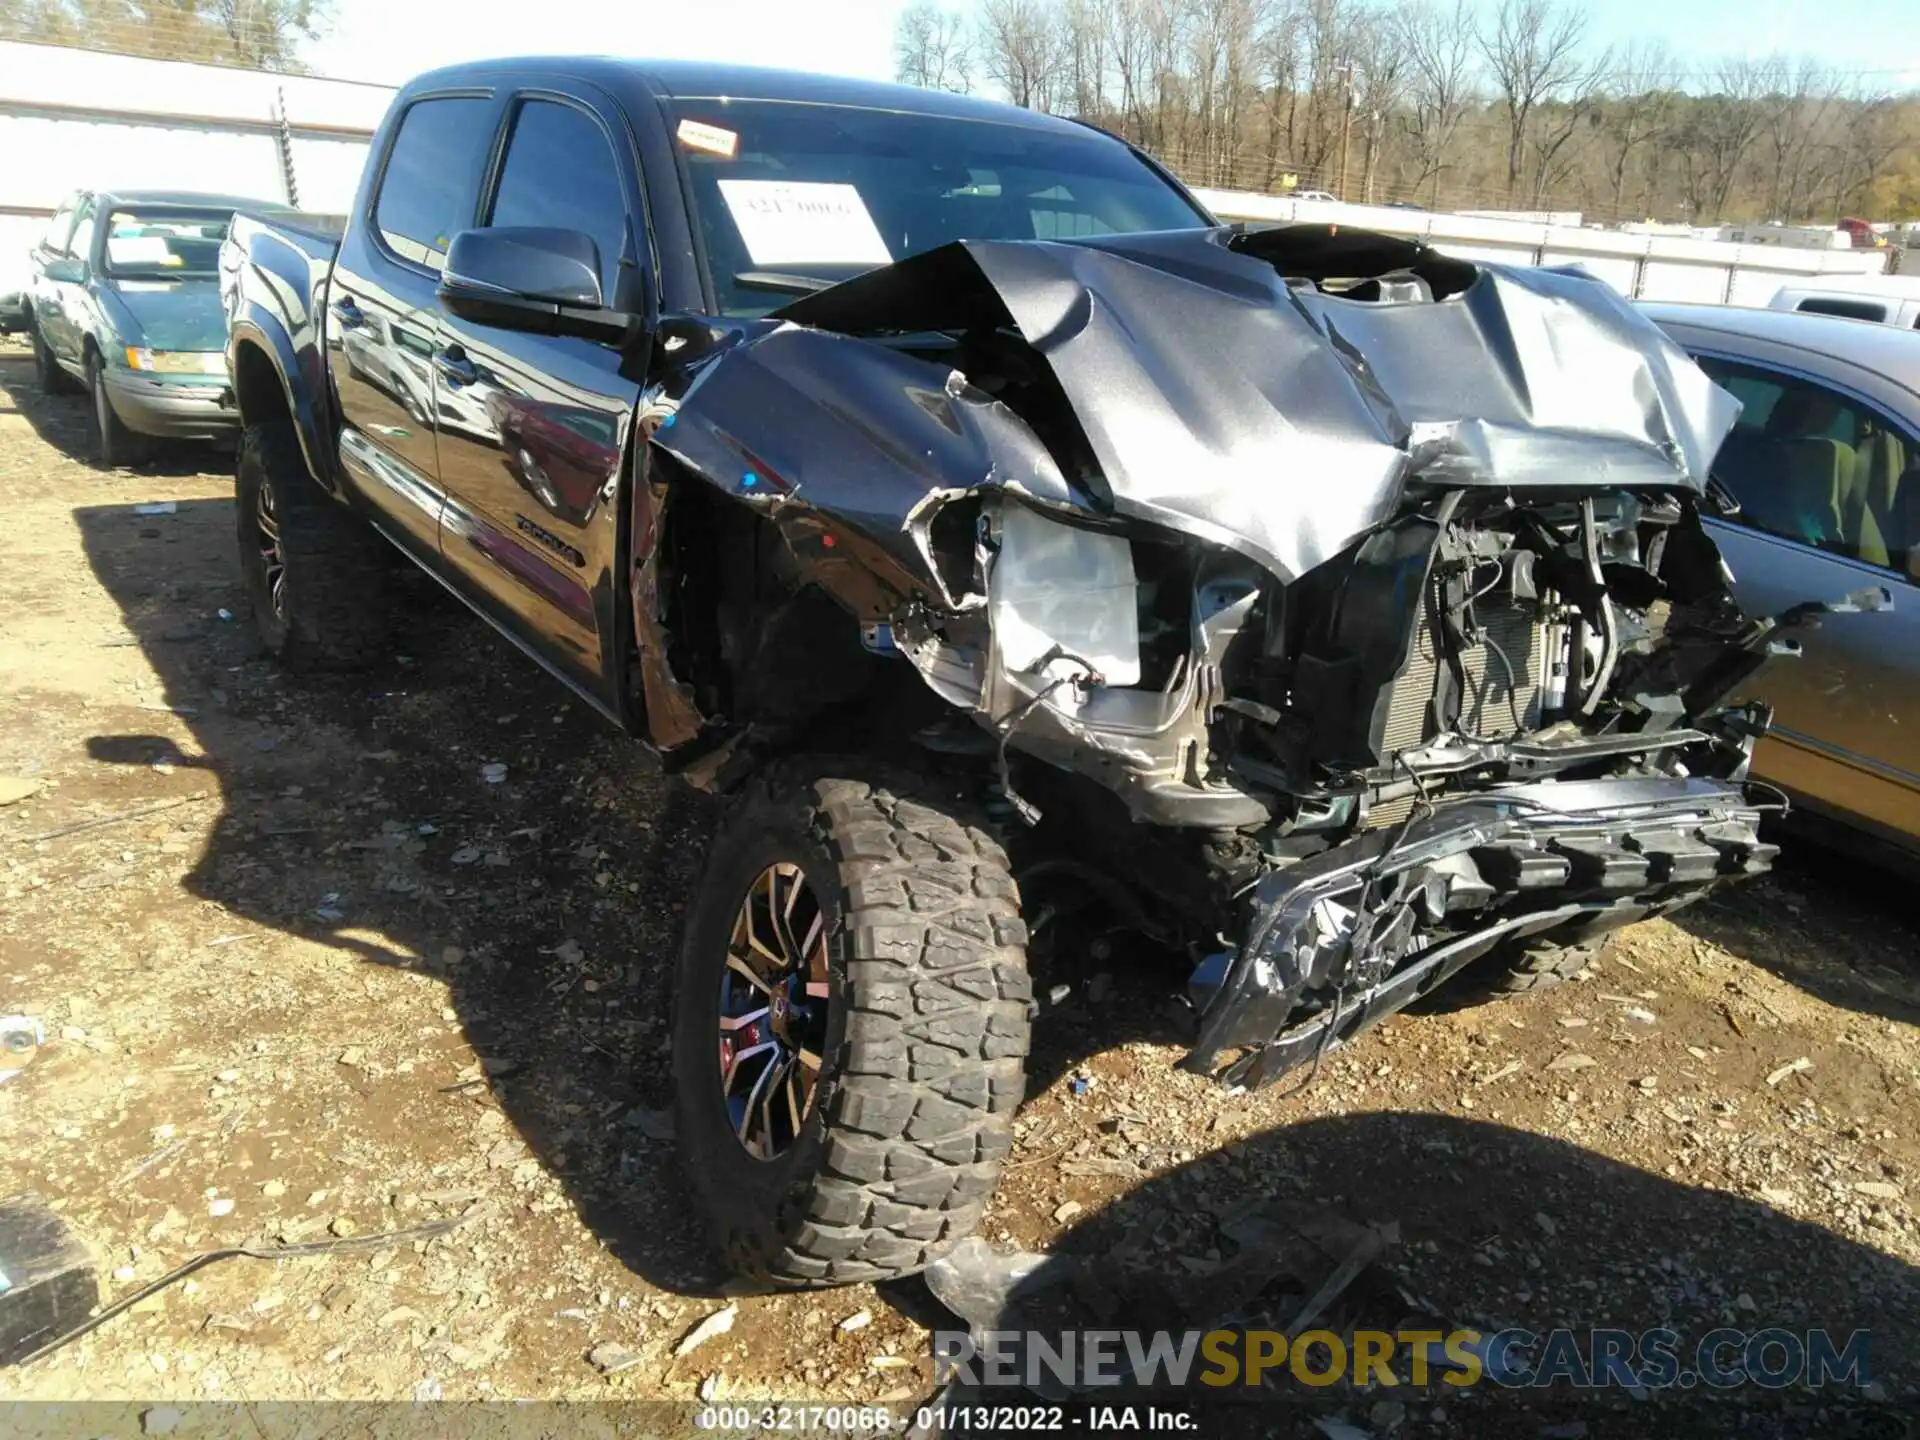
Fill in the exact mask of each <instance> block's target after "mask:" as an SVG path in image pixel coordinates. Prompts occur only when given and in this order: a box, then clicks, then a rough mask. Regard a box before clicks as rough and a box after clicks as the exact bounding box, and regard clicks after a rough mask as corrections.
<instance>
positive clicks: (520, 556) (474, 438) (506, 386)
mask: <svg viewBox="0 0 1920 1440" xmlns="http://www.w3.org/2000/svg"><path fill="white" fill-rule="evenodd" d="M582 88H583V87H577V86H569V87H567V90H568V93H562V92H561V91H559V90H557V89H553V88H547V87H544V86H540V85H535V84H527V85H523V86H520V87H518V88H517V89H516V91H515V93H514V94H513V95H512V96H511V97H510V99H509V102H508V111H507V117H506V126H507V129H506V144H505V147H504V150H503V151H502V152H501V158H500V160H499V161H498V164H497V167H496V170H495V174H494V177H493V180H492V183H491V184H490V185H489V186H488V187H487V193H486V194H485V195H484V196H483V200H482V206H481V211H480V215H481V219H480V223H481V225H482V226H548V227H554V228H559V229H568V230H577V231H581V232H583V233H585V234H587V235H589V236H591V237H592V238H593V240H594V242H595V244H596V246H597V248H598V250H599V257H600V280H601V288H602V293H603V294H604V295H605V297H606V301H607V304H608V305H609V306H610V307H612V308H615V309H620V310H625V311H627V312H629V313H638V312H640V311H641V310H642V309H643V306H644V298H643V296H644V286H645V283H646V281H645V276H644V275H643V274H642V270H641V264H642V256H643V255H644V253H645V251H644V246H643V245H642V243H641V237H643V236H644V235H645V233H646V231H645V226H644V222H643V221H641V220H640V219H639V218H638V217H640V216H642V215H643V214H644V212H643V211H642V209H641V204H640V185H639V168H638V163H637V160H636V157H635V150H634V146H633V144H632V141H631V137H630V136H629V134H628V131H627V127H626V123H625V120H624V118H623V117H622V115H621V114H620V112H619V110H618V109H617V108H616V107H614V106H612V105H611V104H608V103H605V102H603V101H601V100H600V99H599V98H598V97H597V96H596V95H592V94H584V95H583V94H582V93H581V90H582ZM641 363H642V361H641V358H640V357H635V356H628V355H623V354H622V353H621V351H620V350H618V349H616V348H614V347H612V346H610V345H603V344H600V343H597V342H595V341H591V340H585V339H580V338H576V337H572V336H553V335H535V334H528V333H525V332H522V331H513V330H506V329H502V328H498V327H495V326H491V325H486V324H481V323H479V322H476V321H473V320H466V319H461V318H459V317H457V316H454V315H452V314H450V313H447V312H445V311H444V310H443V311H442V313H441V315H440V317H439V341H438V344H437V346H436V348H435V351H434V355H433V364H432V383H433V395H434V414H435V417H436V420H437V423H438V431H439V452H440V480H441V484H442V485H443V487H444V488H445V491H446V508H445V510H444V511H443V513H442V517H441V527H440V545H441V552H442V555H443V557H444V560H445V563H446V564H447V566H448V568H449V569H450V570H451V571H452V572H453V577H454V579H455V582H456V583H457V584H459V585H461V586H462V588H463V589H464V590H465V591H466V593H467V594H468V597H469V599H471V600H472V601H473V603H474V604H476V605H477V606H479V607H480V608H481V609H482V610H483V611H484V612H486V613H487V614H488V615H489V616H490V617H491V618H492V619H493V620H494V622H495V623H496V624H498V625H500V626H501V627H502V628H503V629H505V630H506V631H508V633H510V634H511V635H513V636H515V637H516V638H517V639H519V640H520V641H521V642H522V644H523V645H525V646H526V647H527V648H528V649H530V650H531V651H532V652H533V653H534V654H535V655H536V656H537V657H538V658H540V659H541V660H543V661H544V662H546V663H547V664H549V665H551V666H552V667H553V668H555V669H556V670H558V671H560V672H561V673H562V674H563V675H564V676H565V677H566V678H567V679H569V680H571V681H573V682H574V683H575V684H576V685H578V686H579V687H580V688H581V689H582V690H583V691H584V692H585V693H587V694H588V695H589V696H590V697H591V698H593V699H595V700H597V701H598V702H599V703H600V704H601V705H602V706H603V707H604V708H605V709H607V710H608V711H609V712H610V713H613V714H616V715H617V714H618V712H619V705H620V701H619V688H620V686H619V679H620V665H619V650H618V647H617V644H616V635H617V624H616V616H617V614H618V610H619V604H620V597H621V595H622V593H623V587H622V585H621V584H620V578H619V573H618V570H617V568H616V567H617V562H618V554H617V550H618V540H619V529H620V527H619V503H618V502H619V482H620V471H621V464H622V459H623V456H624V455H625V453H626V449H627V440H628V435H629V431H630V429H631V427H632V425H633V423H634V414H635V410H636V404H637V401H638V400H639V397H640V391H641V388H642V376H641V373H640V369H639V366H640V364H641Z"/></svg>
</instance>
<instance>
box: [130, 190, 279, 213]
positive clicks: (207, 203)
mask: <svg viewBox="0 0 1920 1440" xmlns="http://www.w3.org/2000/svg"><path fill="white" fill-rule="evenodd" d="M92 194H93V197H94V199H95V200H97V201H102V202H105V203H107V204H111V205H177V206H180V207H181V208H183V209H193V210H272V211H279V210H286V209H288V208H289V207H288V206H287V205H286V204H285V202H283V201H279V200H259V199H255V198H254V197H252V196H248V195H215V194H210V193H208V192H206V191H202V190H114V189H105V188H96V189H95V190H93V191H92Z"/></svg>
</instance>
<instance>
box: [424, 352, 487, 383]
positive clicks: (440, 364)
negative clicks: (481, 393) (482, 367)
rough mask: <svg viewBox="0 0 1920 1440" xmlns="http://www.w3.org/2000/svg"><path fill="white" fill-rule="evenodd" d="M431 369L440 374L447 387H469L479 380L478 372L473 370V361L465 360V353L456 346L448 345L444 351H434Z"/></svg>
mask: <svg viewBox="0 0 1920 1440" xmlns="http://www.w3.org/2000/svg"><path fill="white" fill-rule="evenodd" d="M433 368H434V369H436V370H438V371H439V372H440V375H441V378H443V379H444V380H445V381H446V382H447V383H448V384H449V385H471V384H473V382H474V381H476V380H478V379H479V378H480V372H479V371H478V370H476V369H474V368H473V361H471V360H469V359H468V358H467V352H466V351H464V350H462V349H461V348H460V347H459V346H458V345H449V346H447V348H446V349H444V350H436V351H435V352H434V355H433Z"/></svg>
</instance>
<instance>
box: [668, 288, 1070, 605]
mask: <svg viewBox="0 0 1920 1440" xmlns="http://www.w3.org/2000/svg"><path fill="white" fill-rule="evenodd" d="M653 444H654V445H655V446H657V447H658V448H660V449H661V450H664V451H665V452H666V453H668V454H669V455H671V456H673V457H674V458H675V459H676V460H678V461H679V462H680V463H681V464H683V465H685V466H687V467H688V468H689V469H691V470H692V471H693V472H694V473H696V474H698V475H701V476H703V477H704V478H706V479H707V480H709V481H710V482H711V483H713V484H714V485H716V486H718V487H720V488H721V489H722V490H724V491H726V492H727V493H729V494H732V495H733V496H735V498H737V499H738V500H740V501H741V502H742V503H744V504H746V505H748V506H750V507H752V508H754V509H757V510H759V511H761V512H762V513H764V514H766V515H768V516H769V517H770V518H772V519H773V520H774V521H775V522H776V523H778V524H780V525H781V526H782V527H783V528H787V527H789V526H793V525H797V526H800V527H802V528H803V529H804V528H805V527H807V526H809V525H812V526H814V527H815V528H816V529H817V527H818V525H819V524H821V523H829V522H830V523H831V524H832V525H833V526H834V527H835V528H836V530H839V531H851V532H853V533H855V534H857V535H859V536H863V537H865V538H866V539H867V540H869V541H870V542H872V547H873V548H872V550H871V552H870V553H869V555H868V557H867V558H868V559H869V560H870V561H871V562H872V566H873V571H872V573H873V575H874V577H875V578H877V579H879V580H880V581H881V582H883V584H884V586H885V588H886V590H887V591H889V592H890V598H891V600H892V601H894V602H898V601H906V600H913V601H920V602H924V603H932V604H937V605H941V606H943V607H944V608H948V609H955V608H960V607H961V604H962V597H961V596H960V595H958V594H956V593H955V587H954V586H953V584H952V583H951V581H950V580H949V579H948V578H947V577H943V575H942V574H941V572H940V569H939V567H938V565H937V564H936V563H935V561H934V558H933V556H932V555H931V553H930V549H929V546H928V542H927V539H926V534H925V529H924V526H925V522H926V521H927V520H928V519H929V518H930V516H931V513H932V511H931V510H930V509H929V505H928V502H929V497H930V496H935V495H938V494H940V493H946V494H950V495H958V494H964V493H966V492H967V491H970V490H973V489H981V488H987V489H1000V488H1004V489H1007V490H1010V491H1014V492H1017V493H1019V494H1021V495H1023V496H1027V497H1029V498H1031V499H1032V500H1033V501H1034V502H1036V503H1039V504H1044V505H1054V506H1062V507H1069V508H1071V507H1078V506H1084V505H1085V504H1086V497H1085V496H1084V495H1082V494H1078V493H1076V492H1075V491H1074V490H1073V489H1072V487H1070V486H1069V485H1068V483H1067V481H1066V479H1065V477H1064V476H1063V475H1062V474H1061V472H1060V467H1059V465H1058V464H1057V463H1056V462H1055V460H1054V458H1053V456H1052V455H1051V454H1050V453H1049V452H1048V450H1047V448H1046V447H1045V446H1044V445H1043V444H1041V443H1040V441H1039V439H1038V438H1037V437H1036V436H1035V435H1034V433H1033V431H1032V430H1031V429H1030V428H1029V427H1028V426H1027V425H1026V423H1025V422H1024V421H1022V420H1021V419H1020V418H1019V417H1018V416H1016V415H1015V414H1014V413H1013V412H1012V411H1011V410H1009V409H1008V408H1007V407H1006V406H1005V405H1004V404H1002V403H1000V402H999V401H997V400H994V399H992V398H991V397H989V396H987V395H985V394H984V393H982V392H981V391H979V390H977V389H975V388H973V387H972V386H971V385H969V384H967V383H966V381H965V379H964V377H961V376H959V375H957V374H956V373H955V372H954V371H953V369H952V367H951V366H947V365H941V364H937V363H934V362H931V361H928V360H924V359H920V358H917V357H916V356H913V355H909V354H906V353H904V352H902V351H900V350H896V349H892V348H889V347H887V346H884V345H878V344H873V343H871V342H868V341H865V340H860V339H855V338H850V337H848V336H844V335H836V334H833V333H831V332H828V331H820V330H808V329H804V328H802V327H800V326H797V325H791V324H786V325H782V324H774V325H771V326H764V327H759V328H758V330H757V333H755V332H749V333H746V334H744V335H743V336H742V338H741V339H740V340H739V341H738V342H737V343H735V344H734V345H732V346H730V347H728V348H726V349H723V350H721V351H719V352H718V353H717V354H714V355H712V356H710V357H708V358H706V359H705V360H704V361H703V362H701V363H700V365H699V366H698V368H696V369H695V370H694V372H693V374H692V379H691V383H690V384H689V385H688V386H687V388H686V390H685V392H684V393H683V394H682V395H681V397H680V398H679V401H678V403H677V405H676V407H675V412H674V416H673V418H672V420H671V422H670V423H668V424H665V425H663V426H662V427H661V428H660V429H659V430H657V431H656V432H655V434H654V436H653ZM809 516H811V517H817V518H815V519H813V520H809V519H807V518H806V517H809ZM828 548H838V545H837V542H836V545H835V546H833V547H828ZM859 608H860V610H861V611H862V612H863V615H862V618H866V619H883V618H886V610H885V609H881V610H879V611H878V612H876V613H864V612H865V611H866V610H867V609H869V608H870V607H869V606H861V607H859Z"/></svg>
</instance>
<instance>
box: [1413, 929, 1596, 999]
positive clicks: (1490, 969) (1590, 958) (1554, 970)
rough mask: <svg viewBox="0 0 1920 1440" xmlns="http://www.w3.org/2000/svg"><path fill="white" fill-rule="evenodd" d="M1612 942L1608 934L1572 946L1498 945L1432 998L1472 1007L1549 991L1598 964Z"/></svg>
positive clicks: (1522, 942)
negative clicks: (1481, 1001)
mask: <svg viewBox="0 0 1920 1440" xmlns="http://www.w3.org/2000/svg"><path fill="white" fill-rule="evenodd" d="M1613 940H1614V937H1613V935H1612V933H1611V932H1609V933H1608V934H1605V935H1600V936H1597V937H1595V938H1594V939H1592V940H1581V941H1577V942H1575V943H1573V944H1563V943H1556V942H1554V941H1551V940H1533V939H1530V940H1519V941H1514V942H1511V943H1509V944H1505V945H1500V946H1497V947H1495V948H1494V950H1493V951H1492V952H1491V953H1489V954H1488V955H1486V956H1484V957H1483V958H1482V959H1480V960H1478V961H1476V962H1475V963H1474V964H1472V965H1469V966H1468V967H1467V968H1466V969H1465V970H1463V971H1462V972H1461V973H1460V974H1459V975H1457V976H1455V977H1454V979H1453V981H1452V983H1451V984H1448V985H1443V986H1441V987H1440V989H1439V990H1438V991H1436V992H1435V994H1436V995H1438V996H1440V997H1441V998H1442V1000H1443V1001H1454V1000H1457V1001H1465V1002H1469V1003H1471V1002H1473V1001H1475V1000H1500V999H1504V998H1505V997H1507V996H1509V995H1531V994H1533V993H1534V992H1535V991H1537V990H1551V989H1552V988H1553V987H1554V986H1555V985H1558V984H1561V983H1562V982H1563V981H1567V980H1571V979H1573V977H1574V976H1576V975H1578V974H1579V973H1580V972H1581V971H1582V970H1585V969H1586V968H1588V967H1589V966H1590V965H1592V964H1593V963H1594V962H1595V961H1597V960H1599V959H1600V958H1601V957H1602V956H1603V955H1605V954H1606V952H1607V951H1608V950H1609V949H1611V948H1612V946H1613Z"/></svg>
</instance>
